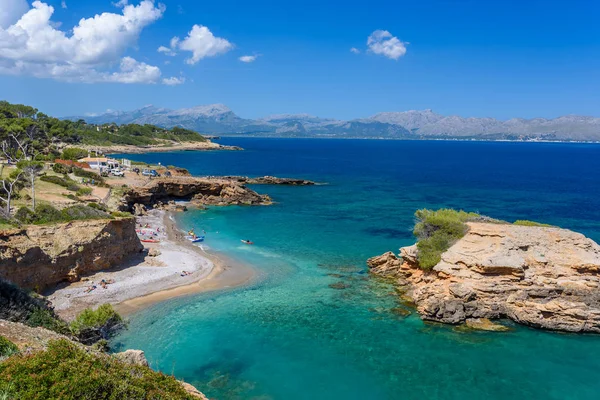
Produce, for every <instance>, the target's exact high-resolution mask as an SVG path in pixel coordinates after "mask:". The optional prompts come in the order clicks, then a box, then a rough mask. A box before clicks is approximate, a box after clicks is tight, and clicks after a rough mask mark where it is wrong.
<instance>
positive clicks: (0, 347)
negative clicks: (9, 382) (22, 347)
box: [0, 336, 19, 360]
mask: <svg viewBox="0 0 600 400" xmlns="http://www.w3.org/2000/svg"><path fill="white" fill-rule="evenodd" d="M18 352H19V348H18V347H17V345H16V344H14V343H13V342H11V341H10V340H8V339H7V338H5V337H4V336H0V360H1V359H2V358H4V357H10V356H12V355H13V354H17V353H18Z"/></svg>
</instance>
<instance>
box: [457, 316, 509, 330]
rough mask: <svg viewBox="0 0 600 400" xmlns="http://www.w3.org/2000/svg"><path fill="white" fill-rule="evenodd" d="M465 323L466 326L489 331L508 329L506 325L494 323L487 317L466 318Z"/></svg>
mask: <svg viewBox="0 0 600 400" xmlns="http://www.w3.org/2000/svg"><path fill="white" fill-rule="evenodd" d="M465 325H466V326H467V327H468V328H471V329H475V330H479V331H490V332H507V331H510V328H509V327H508V326H504V325H500V324H496V323H494V322H492V321H490V320H489V319H487V318H468V319H467V320H466V321H465Z"/></svg>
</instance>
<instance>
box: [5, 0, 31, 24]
mask: <svg viewBox="0 0 600 400" xmlns="http://www.w3.org/2000/svg"><path fill="white" fill-rule="evenodd" d="M27 10H29V3H28V2H27V0H0V29H2V28H8V27H9V26H11V25H12V24H14V23H15V22H17V21H18V20H19V18H21V15H23V14H25V13H26V12H27Z"/></svg>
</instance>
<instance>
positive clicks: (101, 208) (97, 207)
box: [87, 203, 108, 211]
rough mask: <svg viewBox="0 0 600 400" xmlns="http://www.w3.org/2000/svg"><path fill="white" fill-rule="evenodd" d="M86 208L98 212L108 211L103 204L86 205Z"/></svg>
mask: <svg viewBox="0 0 600 400" xmlns="http://www.w3.org/2000/svg"><path fill="white" fill-rule="evenodd" d="M87 206H88V207H90V208H94V209H96V210H100V211H108V207H106V206H105V205H104V204H100V203H88V205H87Z"/></svg>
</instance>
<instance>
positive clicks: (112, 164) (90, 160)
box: [78, 157, 119, 171]
mask: <svg viewBox="0 0 600 400" xmlns="http://www.w3.org/2000/svg"><path fill="white" fill-rule="evenodd" d="M78 161H79V162H81V163H87V164H88V165H89V166H90V168H92V169H98V170H100V171H102V170H104V169H113V168H118V167H119V161H117V160H113V159H111V158H106V157H86V158H82V159H81V160H78Z"/></svg>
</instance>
